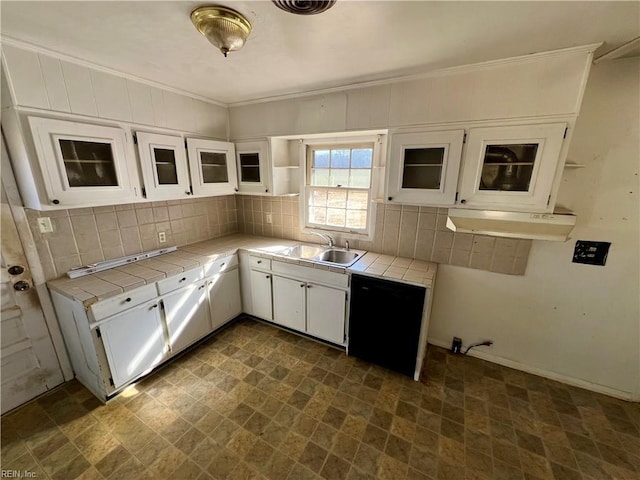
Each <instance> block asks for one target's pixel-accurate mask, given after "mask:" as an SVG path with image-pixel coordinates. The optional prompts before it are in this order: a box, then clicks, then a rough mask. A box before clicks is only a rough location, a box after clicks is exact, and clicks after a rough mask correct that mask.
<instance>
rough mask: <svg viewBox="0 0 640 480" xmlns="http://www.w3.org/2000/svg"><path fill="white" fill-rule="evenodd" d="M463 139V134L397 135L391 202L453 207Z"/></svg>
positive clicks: (393, 145)
mask: <svg viewBox="0 0 640 480" xmlns="http://www.w3.org/2000/svg"><path fill="white" fill-rule="evenodd" d="M463 139H464V130H449V131H442V132H419V133H396V134H394V135H393V136H392V137H391V154H390V164H389V185H388V197H389V201H392V202H400V203H406V202H409V203H413V204H421V205H453V204H454V203H455V198H456V189H457V182H458V171H459V169H460V157H461V153H462V142H463Z"/></svg>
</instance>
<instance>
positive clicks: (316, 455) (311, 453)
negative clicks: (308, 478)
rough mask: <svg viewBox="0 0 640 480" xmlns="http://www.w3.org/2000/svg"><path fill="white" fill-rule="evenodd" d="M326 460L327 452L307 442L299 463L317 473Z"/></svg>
mask: <svg viewBox="0 0 640 480" xmlns="http://www.w3.org/2000/svg"><path fill="white" fill-rule="evenodd" d="M326 458H327V451H326V450H325V449H324V448H322V447H321V446H319V445H316V444H315V443H313V442H309V443H307V445H306V446H305V448H304V450H303V451H302V454H301V455H300V459H299V462H300V463H301V464H303V465H304V466H306V467H307V468H309V469H310V470H312V471H314V472H316V473H319V472H320V470H321V468H322V465H323V464H324V461H325V459H326Z"/></svg>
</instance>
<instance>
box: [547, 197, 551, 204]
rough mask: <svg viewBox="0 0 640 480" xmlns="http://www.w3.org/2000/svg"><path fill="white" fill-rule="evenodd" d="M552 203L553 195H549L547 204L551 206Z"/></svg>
mask: <svg viewBox="0 0 640 480" xmlns="http://www.w3.org/2000/svg"><path fill="white" fill-rule="evenodd" d="M550 203H551V195H549V198H547V206H549V204H550Z"/></svg>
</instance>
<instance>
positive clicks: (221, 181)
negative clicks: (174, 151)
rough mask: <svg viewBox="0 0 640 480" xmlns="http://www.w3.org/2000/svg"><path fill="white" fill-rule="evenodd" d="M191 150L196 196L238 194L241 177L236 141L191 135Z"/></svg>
mask: <svg viewBox="0 0 640 480" xmlns="http://www.w3.org/2000/svg"><path fill="white" fill-rule="evenodd" d="M187 151H188V152H189V170H190V171H191V182H192V185H193V193H194V194H195V195H228V194H234V193H236V189H237V187H238V180H237V175H236V162H235V158H234V157H235V147H234V145H233V143H229V142H218V141H214V140H205V139H199V138H187Z"/></svg>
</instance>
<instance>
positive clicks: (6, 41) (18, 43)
mask: <svg viewBox="0 0 640 480" xmlns="http://www.w3.org/2000/svg"><path fill="white" fill-rule="evenodd" d="M0 44H3V45H10V46H12V47H16V48H21V49H23V50H29V51H31V52H35V53H40V54H42V55H47V56H49V57H54V58H57V59H58V60H63V61H65V62H69V63H75V64H76V65H81V66H83V67H87V68H91V69H93V70H97V71H99V72H103V73H108V74H111V75H116V76H118V77H123V78H126V79H127V80H132V81H134V82H138V83H142V84H144V85H148V86H150V87H155V88H160V89H162V90H165V91H167V92H171V93H177V94H178V95H184V96H186V97H190V98H193V99H196V100H200V101H202V102H205V103H210V104H211V105H216V106H218V107H223V108H228V105H227V104H226V103H223V102H219V101H217V100H214V99H212V98H208V97H203V96H202V95H197V94H195V93H192V92H187V91H186V90H181V89H179V88H175V87H171V86H169V85H165V84H164V83H160V82H154V81H153V80H147V79H146V78H141V77H137V76H135V75H131V74H129V73H125V72H121V71H120V70H115V69H113V68H109V67H105V66H103V65H98V64H97V63H93V62H88V61H86V60H82V59H80V58H77V57H74V56H71V55H66V54H64V53H60V52H57V51H55V50H51V49H49V48H45V47H42V46H40V45H36V44H33V43H29V42H25V41H23V40H18V39H15V38H12V37H8V36H6V35H2V34H0Z"/></svg>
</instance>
